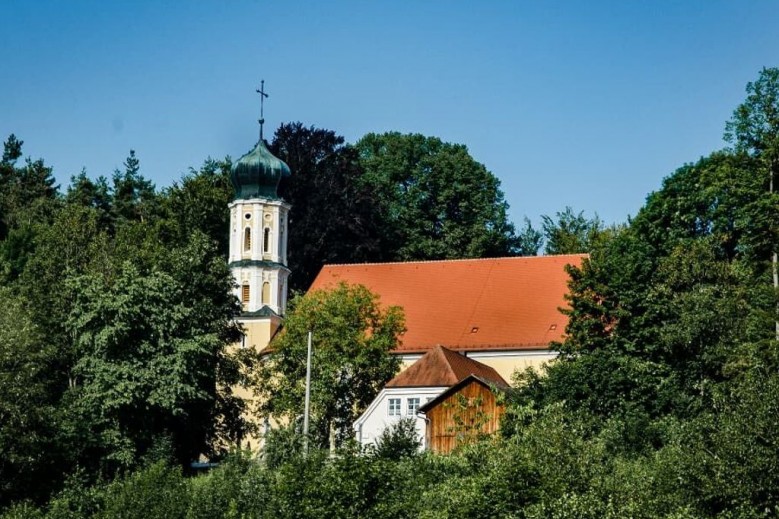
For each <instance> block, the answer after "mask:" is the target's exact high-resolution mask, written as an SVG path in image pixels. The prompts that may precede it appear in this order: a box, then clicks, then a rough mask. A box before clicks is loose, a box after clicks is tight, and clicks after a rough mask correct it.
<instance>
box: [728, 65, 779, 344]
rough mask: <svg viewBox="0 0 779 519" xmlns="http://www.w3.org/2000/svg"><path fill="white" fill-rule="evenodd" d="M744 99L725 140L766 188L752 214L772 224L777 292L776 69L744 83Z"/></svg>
mask: <svg viewBox="0 0 779 519" xmlns="http://www.w3.org/2000/svg"><path fill="white" fill-rule="evenodd" d="M746 90H747V94H748V95H747V99H746V100H745V101H744V102H743V103H742V104H740V105H739V106H738V107H737V108H736V110H735V111H734V112H733V117H732V118H731V120H730V121H728V123H727V124H726V125H725V139H726V140H728V141H729V142H732V143H734V144H735V147H736V150H737V151H741V152H745V153H748V154H750V155H751V156H753V157H755V158H756V159H757V160H758V161H759V162H760V166H761V167H760V169H761V172H762V175H763V178H764V179H765V181H767V184H768V186H767V187H768V195H767V196H765V197H761V199H760V201H759V202H758V204H759V205H758V206H757V207H755V209H756V210H755V211H753V212H754V213H755V214H763V215H765V214H768V215H770V216H769V217H770V219H771V222H773V224H772V225H771V226H770V228H769V229H767V231H768V233H767V237H768V241H769V243H770V254H771V274H772V280H773V287H774V290H775V291H779V257H778V256H777V243H779V225H776V221H777V218H779V196H777V194H776V193H775V190H776V186H775V182H776V175H777V173H779V68H763V70H761V71H760V77H759V78H758V79H757V81H755V82H750V83H747V89H746ZM775 313H776V314H777V316H776V317H775V337H776V340H778V341H779V302H777V304H776V310H775Z"/></svg>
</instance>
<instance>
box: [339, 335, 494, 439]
mask: <svg viewBox="0 0 779 519" xmlns="http://www.w3.org/2000/svg"><path fill="white" fill-rule="evenodd" d="M471 375H475V376H478V377H480V378H481V379H484V380H487V381H489V382H490V383H494V384H496V385H499V386H506V385H507V384H506V381H505V380H503V378H502V377H501V376H500V375H499V374H498V372H497V371H495V369H494V368H491V367H490V366H487V365H485V364H482V363H481V362H478V361H476V360H473V359H470V358H468V357H465V356H464V355H461V354H459V353H457V352H455V351H452V350H450V349H447V348H444V347H443V346H436V347H435V348H433V349H431V350H429V351H428V352H427V353H425V354H424V355H423V356H422V358H420V359H419V360H418V361H417V362H415V363H414V364H412V365H411V366H410V367H409V368H408V369H406V370H405V371H402V372H401V373H400V374H399V375H397V376H396V377H395V378H393V379H392V380H390V381H389V382H388V383H387V385H386V386H385V387H384V389H382V390H381V393H379V395H378V396H377V397H376V398H375V399H374V400H373V402H371V405H369V406H368V409H366V410H365V412H364V413H363V414H362V415H361V416H360V417H359V418H358V419H357V421H355V423H354V430H355V435H356V437H357V441H358V442H360V443H361V444H362V445H368V444H371V443H375V441H376V439H377V438H378V437H379V436H380V435H381V433H382V431H384V429H385V428H386V427H389V426H392V425H394V424H396V423H397V422H398V421H399V420H400V419H401V418H413V419H414V420H416V429H417V435H418V436H419V439H420V448H424V447H425V445H424V441H425V436H426V430H425V424H426V422H425V419H424V418H422V417H420V416H417V411H418V410H419V408H420V407H421V406H422V405H424V404H426V403H427V402H429V401H431V400H433V399H434V398H435V397H437V396H438V395H440V394H441V393H443V392H444V391H446V390H447V389H448V388H450V387H451V386H454V385H455V384H457V383H458V382H460V381H461V380H463V379H465V378H466V377H468V376H471Z"/></svg>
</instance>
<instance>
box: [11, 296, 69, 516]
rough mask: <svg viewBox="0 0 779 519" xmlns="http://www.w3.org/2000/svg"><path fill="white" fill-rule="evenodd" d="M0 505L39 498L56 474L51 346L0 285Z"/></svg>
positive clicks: (17, 301) (48, 489)
mask: <svg viewBox="0 0 779 519" xmlns="http://www.w3.org/2000/svg"><path fill="white" fill-rule="evenodd" d="M0 330H2V332H0V508H3V507H4V506H6V505H8V504H9V503H11V502H13V501H14V500H19V499H25V498H26V499H36V500H40V499H41V498H44V497H45V496H46V494H47V492H48V491H50V490H51V487H52V485H53V483H54V482H56V481H57V479H59V478H60V474H59V471H60V469H61V467H58V462H61V459H59V458H58V455H57V454H58V453H57V444H56V436H57V432H56V425H55V424H56V421H55V408H54V403H55V401H56V400H55V394H56V393H55V384H54V381H53V380H51V378H50V377H49V376H48V375H49V373H50V367H51V366H50V363H51V360H52V357H53V355H52V346H51V344H50V343H49V342H48V341H47V339H46V335H45V334H44V333H43V331H42V330H41V329H40V328H39V327H38V326H36V325H35V323H34V322H33V321H32V319H31V316H30V315H29V313H28V312H27V311H25V309H24V306H23V304H22V301H21V300H20V299H19V298H18V297H16V296H13V295H12V293H11V291H10V290H9V289H8V288H5V287H0Z"/></svg>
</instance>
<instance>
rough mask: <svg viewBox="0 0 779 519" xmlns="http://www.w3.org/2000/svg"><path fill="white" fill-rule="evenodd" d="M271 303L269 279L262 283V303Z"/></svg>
mask: <svg viewBox="0 0 779 519" xmlns="http://www.w3.org/2000/svg"><path fill="white" fill-rule="evenodd" d="M268 303H270V283H268V282H267V281H266V282H265V283H263V284H262V304H264V305H267V304H268Z"/></svg>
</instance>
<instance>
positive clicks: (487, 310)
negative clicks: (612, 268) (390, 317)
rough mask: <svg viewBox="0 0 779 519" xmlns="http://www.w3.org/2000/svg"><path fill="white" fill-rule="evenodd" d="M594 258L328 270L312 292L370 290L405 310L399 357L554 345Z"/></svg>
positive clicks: (377, 265) (379, 265) (577, 256)
mask: <svg viewBox="0 0 779 519" xmlns="http://www.w3.org/2000/svg"><path fill="white" fill-rule="evenodd" d="M585 257H586V254H571V255H561V256H532V257H515V258H490V259H470V260H445V261H422V262H408V263H372V264H371V263H369V264H353V265H325V266H324V267H323V268H322V270H321V271H320V272H319V275H318V276H317V277H316V279H315V280H314V283H313V284H312V285H311V288H310V290H317V289H325V288H328V287H332V286H335V285H336V284H338V283H339V282H341V281H345V282H347V283H350V284H361V285H365V286H366V287H367V288H368V289H370V290H371V291H372V292H375V293H377V294H378V295H379V296H380V298H381V303H382V305H386V306H390V305H397V306H401V307H403V310H404V313H405V316H406V328H407V330H408V331H407V332H406V333H405V334H404V335H403V337H402V342H401V345H400V346H399V347H398V349H397V350H396V351H397V352H398V353H413V352H425V351H427V350H429V349H431V348H433V347H435V346H436V345H439V344H440V345H443V346H446V347H448V348H452V349H455V350H516V349H539V348H547V347H548V345H549V343H550V342H551V341H559V340H561V339H562V338H563V333H564V331H565V326H566V324H567V323H568V318H567V317H566V316H564V315H563V314H562V313H560V311H559V308H561V307H565V306H567V303H566V301H565V297H564V296H565V294H566V293H568V279H569V276H568V274H567V273H566V272H565V265H575V266H579V265H581V263H582V260H583V259H584V258H585Z"/></svg>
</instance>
